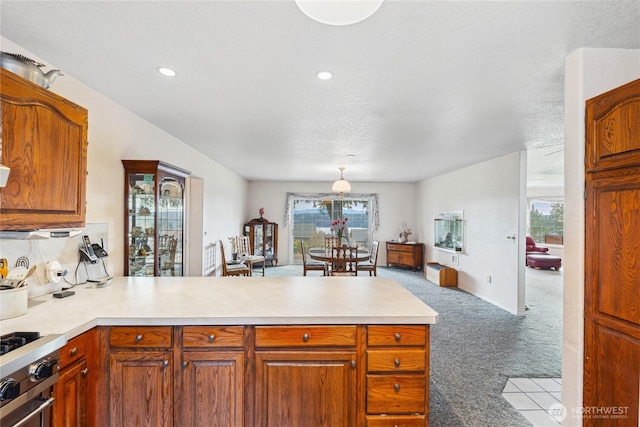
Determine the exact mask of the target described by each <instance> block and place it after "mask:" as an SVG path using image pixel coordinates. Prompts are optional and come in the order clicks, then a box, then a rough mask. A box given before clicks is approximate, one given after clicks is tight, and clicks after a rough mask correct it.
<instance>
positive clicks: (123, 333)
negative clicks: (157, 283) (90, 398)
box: [108, 326, 173, 427]
mask: <svg viewBox="0 0 640 427" xmlns="http://www.w3.org/2000/svg"><path fill="white" fill-rule="evenodd" d="M108 336H109V342H108V344H109V394H108V396H109V425H113V426H116V425H119V426H139V425H147V426H158V427H161V426H171V425H173V364H172V360H173V352H172V347H173V328H172V327H171V326H158V327H113V328H110V330H109V334H108Z"/></svg>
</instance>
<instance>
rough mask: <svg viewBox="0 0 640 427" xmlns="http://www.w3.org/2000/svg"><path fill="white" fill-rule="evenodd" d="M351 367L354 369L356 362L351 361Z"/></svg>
mask: <svg viewBox="0 0 640 427" xmlns="http://www.w3.org/2000/svg"><path fill="white" fill-rule="evenodd" d="M351 367H352V368H355V367H356V361H355V360H352V361H351Z"/></svg>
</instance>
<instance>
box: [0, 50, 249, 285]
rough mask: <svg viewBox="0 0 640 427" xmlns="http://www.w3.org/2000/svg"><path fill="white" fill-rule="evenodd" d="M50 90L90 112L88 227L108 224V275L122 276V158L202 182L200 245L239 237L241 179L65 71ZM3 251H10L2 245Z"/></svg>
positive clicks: (243, 191)
mask: <svg viewBox="0 0 640 427" xmlns="http://www.w3.org/2000/svg"><path fill="white" fill-rule="evenodd" d="M0 45H1V48H2V50H3V51H9V52H16V53H20V54H23V55H25V56H27V57H30V58H32V59H34V60H36V61H38V62H42V63H44V64H45V65H47V69H51V68H60V69H61V70H62V71H63V72H64V67H63V66H59V67H56V66H55V64H47V63H46V62H45V61H44V60H42V59H41V58H38V57H36V56H35V55H33V54H31V53H30V52H28V51H27V50H25V49H23V48H21V47H20V46H18V45H16V44H15V43H13V42H11V41H10V40H7V39H6V38H4V37H3V38H0ZM49 90H51V91H52V92H55V93H57V94H59V95H61V96H63V97H65V98H67V99H69V100H70V101H71V102H74V103H76V104H78V105H81V106H83V107H85V108H87V110H88V111H89V129H88V139H89V147H88V161H87V164H88V176H87V223H105V224H107V225H108V230H109V235H108V247H109V249H110V250H109V258H110V266H111V274H112V275H122V273H123V271H124V265H123V264H124V260H123V257H124V252H123V247H124V235H123V226H124V195H123V187H124V171H123V166H122V163H121V159H148V160H162V161H165V162H167V163H170V164H173V165H176V166H179V167H181V168H184V169H187V170H189V171H191V172H192V173H193V174H194V175H197V176H198V177H200V178H202V179H203V180H204V233H205V236H204V239H203V240H204V244H203V245H204V246H205V247H206V246H207V245H208V244H210V243H213V242H215V241H217V240H219V239H226V237H227V236H229V235H235V234H238V233H239V230H241V227H242V224H243V221H244V214H245V202H246V200H247V197H246V195H247V181H246V180H245V179H244V178H242V177H240V176H239V175H237V174H236V173H234V172H232V171H230V170H229V169H227V168H225V167H224V166H222V165H220V164H219V163H218V162H216V161H214V160H212V159H211V158H209V157H206V156H205V155H203V154H202V153H200V152H198V151H196V150H194V149H193V148H191V147H190V146H188V145H187V144H186V143H184V142H182V141H180V140H179V139H177V138H175V137H173V136H172V135H170V134H168V133H166V132H164V131H163V130H161V129H159V128H158V127H156V126H154V125H152V124H151V123H149V122H147V121H145V120H143V119H142V118H140V117H139V116H137V115H136V114H134V113H132V112H131V111H128V110H126V109H125V108H124V107H122V106H121V105H119V104H117V103H116V102H114V101H113V100H111V99H109V98H107V97H106V96H104V95H102V94H100V93H98V92H97V91H95V90H94V89H92V88H90V87H89V86H87V85H85V84H83V83H82V82H80V81H78V80H76V79H74V78H73V77H72V76H70V75H68V74H67V73H65V76H62V77H58V79H57V80H56V82H55V84H54V85H53V86H52V88H51V89H49ZM131 90H135V88H132V89H131ZM220 149H224V147H220ZM4 248H5V250H7V251H10V247H7V244H6V243H5V244H4ZM4 256H6V255H4ZM9 262H10V263H11V261H10V260H9Z"/></svg>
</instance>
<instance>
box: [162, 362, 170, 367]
mask: <svg viewBox="0 0 640 427" xmlns="http://www.w3.org/2000/svg"><path fill="white" fill-rule="evenodd" d="M167 366H169V361H168V360H163V361H162V367H163V368H166V367H167Z"/></svg>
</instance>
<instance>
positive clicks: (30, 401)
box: [0, 332, 66, 427]
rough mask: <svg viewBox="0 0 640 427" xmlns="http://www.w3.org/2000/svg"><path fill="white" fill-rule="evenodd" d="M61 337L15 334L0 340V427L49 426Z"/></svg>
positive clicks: (62, 341) (3, 336) (35, 333)
mask: <svg viewBox="0 0 640 427" xmlns="http://www.w3.org/2000/svg"><path fill="white" fill-rule="evenodd" d="M65 343H66V338H65V337H64V335H47V336H44V337H41V336H40V334H39V333H38V332H14V333H11V334H6V335H2V336H1V337H0V378H1V380H0V425H1V426H2V427H5V426H6V427H9V426H12V427H17V426H21V427H27V426H28V427H31V426H40V427H47V426H50V414H51V405H52V404H53V397H52V396H51V388H52V386H53V385H54V384H55V383H56V381H57V380H58V370H59V369H60V366H59V360H60V348H61V347H62V346H63V345H64V344H65Z"/></svg>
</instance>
